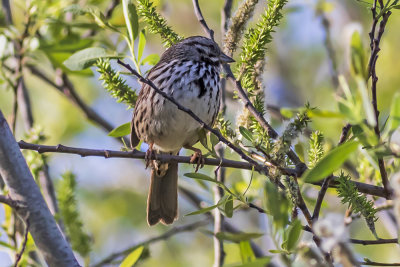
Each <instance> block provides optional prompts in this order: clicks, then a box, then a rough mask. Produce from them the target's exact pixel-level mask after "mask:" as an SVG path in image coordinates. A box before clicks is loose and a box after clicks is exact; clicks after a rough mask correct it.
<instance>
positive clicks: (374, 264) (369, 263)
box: [359, 261, 400, 266]
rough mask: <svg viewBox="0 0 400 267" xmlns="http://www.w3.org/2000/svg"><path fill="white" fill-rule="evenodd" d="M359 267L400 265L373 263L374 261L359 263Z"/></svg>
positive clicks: (395, 264)
mask: <svg viewBox="0 0 400 267" xmlns="http://www.w3.org/2000/svg"><path fill="white" fill-rule="evenodd" d="M359 264H361V265H369V266H400V263H383V262H375V261H364V262H361V261H360V262H359Z"/></svg>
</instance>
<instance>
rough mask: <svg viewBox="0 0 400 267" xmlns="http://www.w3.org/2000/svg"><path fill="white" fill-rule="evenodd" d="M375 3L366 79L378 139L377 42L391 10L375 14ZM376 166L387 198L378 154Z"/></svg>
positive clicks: (387, 187)
mask: <svg viewBox="0 0 400 267" xmlns="http://www.w3.org/2000/svg"><path fill="white" fill-rule="evenodd" d="M376 3H377V1H376V0H375V1H374V4H373V6H372V8H371V12H372V19H373V21H372V26H371V31H370V33H369V37H370V47H371V56H370V58H369V62H368V76H367V81H368V79H369V77H371V78H372V84H371V92H372V106H373V109H374V115H375V121H376V125H375V127H374V130H375V134H376V136H377V137H378V139H380V138H381V133H380V129H379V110H378V101H377V94H376V92H377V83H378V77H377V75H376V61H377V60H378V53H379V51H380V50H381V49H380V47H379V44H380V42H381V39H382V35H383V33H384V31H385V27H386V23H387V21H388V19H389V16H390V15H391V14H392V12H391V11H386V12H383V14H382V16H379V15H377V12H376ZM379 4H380V6H381V11H380V12H382V8H383V7H382V5H383V3H382V2H381V1H379ZM380 17H382V20H381V21H380V23H379V29H378V33H377V35H376V26H377V24H378V22H379V19H380ZM378 166H379V171H380V174H381V178H382V184H383V188H384V189H385V191H386V195H387V198H389V197H390V196H391V195H392V193H393V190H392V189H391V187H390V183H389V179H388V175H387V172H386V168H385V162H384V160H383V158H382V157H379V156H378Z"/></svg>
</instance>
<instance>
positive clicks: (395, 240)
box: [349, 238, 399, 246]
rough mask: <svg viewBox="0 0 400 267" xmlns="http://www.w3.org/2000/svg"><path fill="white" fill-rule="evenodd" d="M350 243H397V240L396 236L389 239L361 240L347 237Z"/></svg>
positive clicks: (365, 244) (366, 244)
mask: <svg viewBox="0 0 400 267" xmlns="http://www.w3.org/2000/svg"><path fill="white" fill-rule="evenodd" d="M349 241H350V243H353V244H360V245H364V246H368V245H381V244H398V243H399V240H398V239H397V238H391V239H378V240H361V239H353V238H351V239H349Z"/></svg>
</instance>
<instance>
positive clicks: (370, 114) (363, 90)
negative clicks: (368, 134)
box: [356, 76, 377, 127]
mask: <svg viewBox="0 0 400 267" xmlns="http://www.w3.org/2000/svg"><path fill="white" fill-rule="evenodd" d="M356 81H357V85H358V86H357V87H358V90H359V92H360V94H361V99H362V104H363V107H364V112H365V115H366V117H367V121H368V124H369V125H370V126H372V127H375V125H376V123H377V122H376V119H375V114H374V109H373V107H372V104H371V102H370V101H369V97H368V91H367V85H366V84H365V81H364V80H363V78H361V76H357V77H356Z"/></svg>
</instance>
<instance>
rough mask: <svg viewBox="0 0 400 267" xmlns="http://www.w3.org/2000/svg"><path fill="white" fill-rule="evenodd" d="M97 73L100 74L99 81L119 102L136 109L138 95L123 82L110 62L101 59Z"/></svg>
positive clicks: (97, 64) (98, 62)
mask: <svg viewBox="0 0 400 267" xmlns="http://www.w3.org/2000/svg"><path fill="white" fill-rule="evenodd" d="M96 66H97V71H98V72H99V73H100V77H99V80H102V81H103V86H104V88H105V89H106V90H107V91H108V92H109V93H110V94H111V96H113V97H114V98H116V99H117V102H119V103H120V102H123V103H124V104H126V105H127V106H128V107H129V108H134V107H135V104H136V100H137V97H138V96H137V94H136V92H135V91H133V90H132V89H131V88H130V87H129V86H128V85H127V84H126V81H125V80H123V79H122V78H121V77H120V75H119V73H117V72H116V71H115V70H114V69H113V68H112V67H111V64H110V61H108V60H103V59H99V60H98V61H97V63H96Z"/></svg>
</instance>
